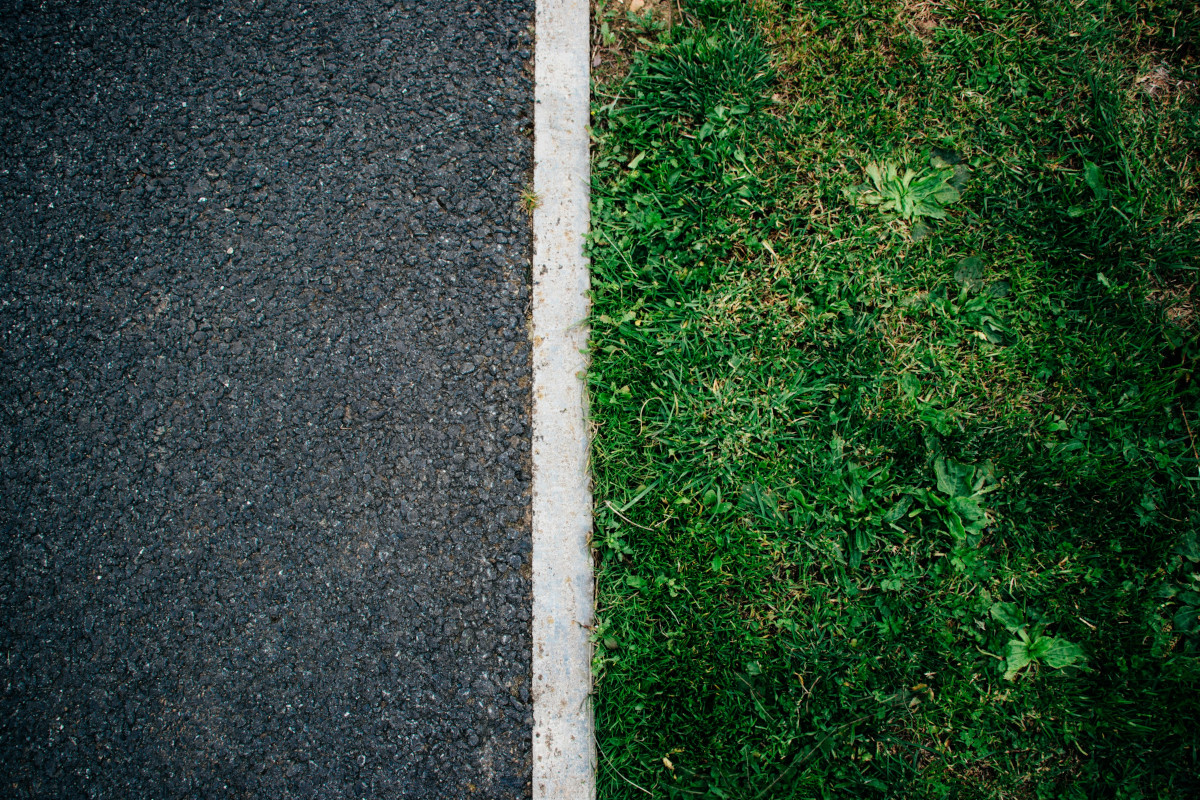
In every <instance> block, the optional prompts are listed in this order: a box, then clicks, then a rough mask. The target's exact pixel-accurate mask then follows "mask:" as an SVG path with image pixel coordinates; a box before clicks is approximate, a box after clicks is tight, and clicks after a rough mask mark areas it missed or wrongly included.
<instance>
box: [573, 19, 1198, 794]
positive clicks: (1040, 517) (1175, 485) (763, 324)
mask: <svg viewBox="0 0 1200 800" xmlns="http://www.w3.org/2000/svg"><path fill="white" fill-rule="evenodd" d="M682 8H683V12H684V13H683V14H682V15H680V14H678V13H676V15H675V17H676V18H675V19H673V22H674V24H673V25H670V26H666V25H664V24H662V23H661V20H660V21H659V22H657V23H656V22H654V20H653V18H652V17H651V16H650V15H649V14H647V15H646V17H645V18H644V23H638V22H637V21H636V20H633V21H630V19H629V18H628V17H623V19H624V20H625V24H624V25H623V27H621V28H620V30H621V31H622V32H623V35H627V36H629V37H631V39H630V41H636V40H637V39H638V38H640V39H641V42H640V44H639V45H636V49H637V52H636V53H635V54H634V55H633V57H632V61H631V65H630V67H629V69H628V71H627V73H626V74H623V75H622V74H618V75H612V76H610V78H609V80H607V81H606V82H605V83H603V84H601V85H598V86H597V87H596V89H595V94H594V105H593V128H594V134H593V135H594V142H593V153H594V156H593V158H594V163H593V168H594V178H593V187H592V191H593V234H592V241H591V246H590V254H591V257H592V260H593V284H594V298H595V309H594V317H593V320H592V325H593V334H592V335H593V342H592V348H593V363H592V369H591V372H590V376H589V385H590V392H591V398H592V418H593V421H594V424H595V429H596V431H595V439H594V444H593V467H594V474H595V483H596V528H595V536H594V546H595V548H596V551H597V559H598V565H599V566H598V570H597V575H598V591H599V600H598V602H599V608H598V617H597V619H598V623H597V629H596V632H595V636H596V642H597V651H596V652H597V655H596V663H595V671H596V675H597V690H598V697H597V725H598V738H599V745H600V748H601V758H600V775H599V793H600V796H601V797H602V798H618V797H644V796H646V795H650V796H655V797H679V798H683V797H706V798H791V797H795V798H807V797H893V796H894V797H929V798H935V797H937V798H942V797H946V798H950V797H958V798H984V797H996V798H999V797H1013V798H1018V797H1019V798H1024V797H1068V798H1071V797H1079V798H1084V797H1121V798H1140V797H1180V798H1183V797H1195V796H1198V795H1200V778H1198V777H1197V776H1198V775H1200V754H1198V752H1197V747H1198V745H1200V623H1198V615H1200V576H1198V572H1200V566H1198V564H1200V542H1198V541H1197V538H1196V531H1197V530H1200V499H1198V497H1197V492H1198V491H1200V463H1198V462H1200V459H1198V457H1197V450H1196V440H1195V437H1194V435H1193V434H1194V432H1197V431H1200V390H1198V389H1197V386H1196V380H1195V359H1196V358H1197V357H1200V346H1198V344H1197V326H1198V325H1200V320H1198V319H1197V317H1196V309H1197V302H1198V297H1197V291H1196V285H1197V283H1198V282H1200V275H1198V273H1197V269H1198V268H1200V257H1198V254H1197V249H1198V245H1197V243H1198V242H1200V217H1198V214H1197V209H1198V208H1200V205H1198V200H1200V196H1198V195H1200V148H1198V145H1200V117H1198V103H1197V81H1198V80H1200V70H1198V68H1197V63H1196V58H1197V55H1198V53H1197V49H1196V48H1197V41H1200V15H1198V14H1197V11H1196V9H1195V6H1194V4H1192V3H1190V2H1184V1H1183V0H1178V1H1175V2H1173V1H1172V0H1167V2H1149V1H1146V2H1099V1H1097V0H1083V1H1082V2H1076V3H1065V2H1059V3H1039V2H1033V1H1032V0H1030V1H1028V2H1025V1H1023V0H1007V1H1004V0H988V2H978V3H975V2H972V3H951V2H946V3H935V2H873V1H869V0H813V1H812V2H791V1H790V0H763V2H760V3H758V4H753V5H751V4H746V3H738V2H726V1H725V0H692V2H690V3H685V4H684V5H683V6H682ZM639 24H640V25H642V29H641V30H639V29H638V25H639ZM615 29H616V28H615V26H614V28H613V30H615ZM610 38H611V37H610ZM609 43H610V44H611V41H610V42H609ZM872 165H879V171H878V172H877V173H875V174H876V175H877V177H878V180H873V179H872V177H871V175H872V173H873V172H874V168H873V167H872ZM889 168H895V177H894V179H890V178H889V174H888V169H889ZM908 168H911V169H912V170H913V173H915V174H916V177H915V178H913V179H912V180H910V181H908V183H907V184H905V181H904V179H905V177H906V175H905V170H906V169H908ZM924 179H928V181H926V183H925V184H921V181H922V180H924ZM947 187H950V188H949V189H948V188H947ZM951 190H952V191H951ZM889 199H890V201H893V202H892V206H893V207H892V209H891V211H888V210H885V205H884V204H885V203H886V202H888V201H889ZM893 212H894V213H893Z"/></svg>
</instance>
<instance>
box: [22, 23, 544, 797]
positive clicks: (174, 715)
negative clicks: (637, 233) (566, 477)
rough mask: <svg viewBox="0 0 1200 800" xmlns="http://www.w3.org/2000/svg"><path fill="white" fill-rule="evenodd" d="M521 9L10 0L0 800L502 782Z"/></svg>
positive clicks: (522, 174) (431, 793) (333, 792)
mask: <svg viewBox="0 0 1200 800" xmlns="http://www.w3.org/2000/svg"><path fill="white" fill-rule="evenodd" d="M532 19H533V0H504V2H499V1H498V0H490V1H487V0H396V1H395V2H389V0H383V1H382V2H369V1H368V0H335V1H334V2H321V1H320V0H317V1H316V2H291V1H290V0H288V1H287V2H280V1H278V0H269V2H263V0H251V1H249V2H242V3H237V2H226V3H220V2H199V1H197V0H193V2H179V3H172V2H167V3H153V2H143V3H125V2H106V3H93V2H84V3H78V2H45V3H34V2H28V3H24V4H21V3H14V2H12V1H11V0H0V71H2V73H0V74H2V75H3V82H2V84H0V131H2V139H0V147H2V152H0V194H2V199H0V526H2V535H0V557H2V560H0V645H2V646H3V653H2V654H0V686H2V688H3V695H2V697H3V699H2V701H0V703H2V705H0V796H4V797H45V798H51V797H53V798H76V797H79V798H83V797H95V798H101V797H104V798H174V797H255V798H260V797H271V798H288V797H297V798H308V797H313V798H315V797H321V798H341V797H354V798H376V797H378V798H383V797H388V798H468V797H481V798H483V797H486V798H492V797H495V798H513V797H524V796H527V795H528V794H529V791H530V790H529V775H530V763H529V759H530V726H531V722H532V719H531V715H532V709H531V706H530V705H529V678H530V676H529V668H530V667H529V657H530V652H529V651H530V641H529V636H530V630H529V600H530V598H529V592H530V581H529V577H528V576H529V551H530V541H529V536H530V533H529V496H528V493H529V485H530V483H529V481H530V476H529V447H530V445H529V431H528V426H529V419H528V414H529V377H530V356H529V345H528V341H527V328H526V320H527V315H528V310H529V308H528V306H529V285H528V263H529V254H530V246H531V243H530V232H529V228H528V221H527V218H526V216H525V215H524V214H523V212H522V211H521V210H520V208H519V198H520V192H521V189H522V187H524V186H526V185H527V183H528V180H529V178H530V174H531V169H532V143H531V141H530V138H529V128H530V127H531V125H532V80H531V77H530V75H529V73H528V72H527V70H528V64H529V61H528V59H529V58H530V57H531V55H532V54H531V49H532V38H531V29H530V25H531V23H532Z"/></svg>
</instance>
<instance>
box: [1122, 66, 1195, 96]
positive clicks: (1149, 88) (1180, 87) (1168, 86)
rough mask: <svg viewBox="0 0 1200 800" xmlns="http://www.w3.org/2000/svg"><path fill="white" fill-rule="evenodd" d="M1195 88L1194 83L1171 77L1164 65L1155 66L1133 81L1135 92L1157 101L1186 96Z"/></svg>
mask: <svg viewBox="0 0 1200 800" xmlns="http://www.w3.org/2000/svg"><path fill="white" fill-rule="evenodd" d="M1195 88H1196V85H1195V83H1193V82H1191V81H1184V80H1180V79H1179V78H1177V77H1175V76H1174V75H1172V74H1171V67H1170V66H1168V65H1167V64H1165V63H1159V64H1155V65H1154V66H1152V67H1150V68H1149V69H1147V70H1146V71H1144V72H1142V73H1141V74H1139V75H1138V76H1137V77H1135V78H1134V79H1133V89H1134V91H1135V92H1137V93H1139V94H1144V95H1146V96H1147V97H1153V98H1155V99H1157V100H1169V99H1170V98H1172V97H1174V96H1175V95H1178V94H1188V93H1190V92H1192V91H1194V90H1195Z"/></svg>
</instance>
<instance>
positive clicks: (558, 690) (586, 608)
mask: <svg viewBox="0 0 1200 800" xmlns="http://www.w3.org/2000/svg"><path fill="white" fill-rule="evenodd" d="M588 25H589V8H588V2H587V0H537V53H536V60H535V79H536V89H535V97H534V100H535V104H536V105H535V110H534V136H535V143H534V178H533V184H534V192H535V193H536V194H537V197H538V200H539V201H540V202H539V205H538V207H537V208H536V209H535V210H534V213H533V237H534V256H533V331H532V337H533V797H534V800H590V798H593V797H595V791H596V789H595V785H596V744H595V732H594V728H593V724H592V706H591V688H592V675H591V666H592V648H591V641H590V632H591V626H592V612H593V602H594V601H593V585H592V557H591V547H590V537H591V528H592V496H591V485H590V479H589V476H588V431H587V416H586V409H585V405H584V404H585V402H586V401H585V393H584V383H583V374H584V370H585V369H586V368H587V359H586V357H585V355H584V352H583V351H584V349H585V348H586V346H587V339H588V329H587V315H588V307H589V301H588V296H587V291H588V264H587V261H586V259H585V258H584V256H583V243H584V236H585V235H586V233H587V228H588V185H589V180H590V178H589V175H590V171H589V161H588V132H587V125H588V118H589V92H590V86H589V76H588V66H589V65H588Z"/></svg>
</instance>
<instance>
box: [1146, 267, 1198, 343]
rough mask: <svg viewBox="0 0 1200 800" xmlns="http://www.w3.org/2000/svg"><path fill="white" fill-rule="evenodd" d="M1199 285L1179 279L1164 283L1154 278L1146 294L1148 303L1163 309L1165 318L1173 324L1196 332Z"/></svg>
mask: <svg viewBox="0 0 1200 800" xmlns="http://www.w3.org/2000/svg"><path fill="white" fill-rule="evenodd" d="M1197 285H1198V284H1196V283H1191V284H1187V283H1184V282H1183V281H1182V280H1178V279H1176V280H1168V281H1163V280H1160V279H1158V278H1154V277H1152V278H1151V284H1150V290H1149V291H1148V292H1146V302H1147V303H1149V304H1150V305H1152V306H1156V307H1157V308H1159V309H1161V310H1162V312H1163V316H1165V317H1166V318H1167V320H1168V321H1169V322H1170V323H1171V324H1173V325H1177V326H1179V327H1180V328H1184V329H1187V330H1195V329H1196V328H1197V315H1196V312H1197V306H1200V297H1197V294H1196V288H1197Z"/></svg>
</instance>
